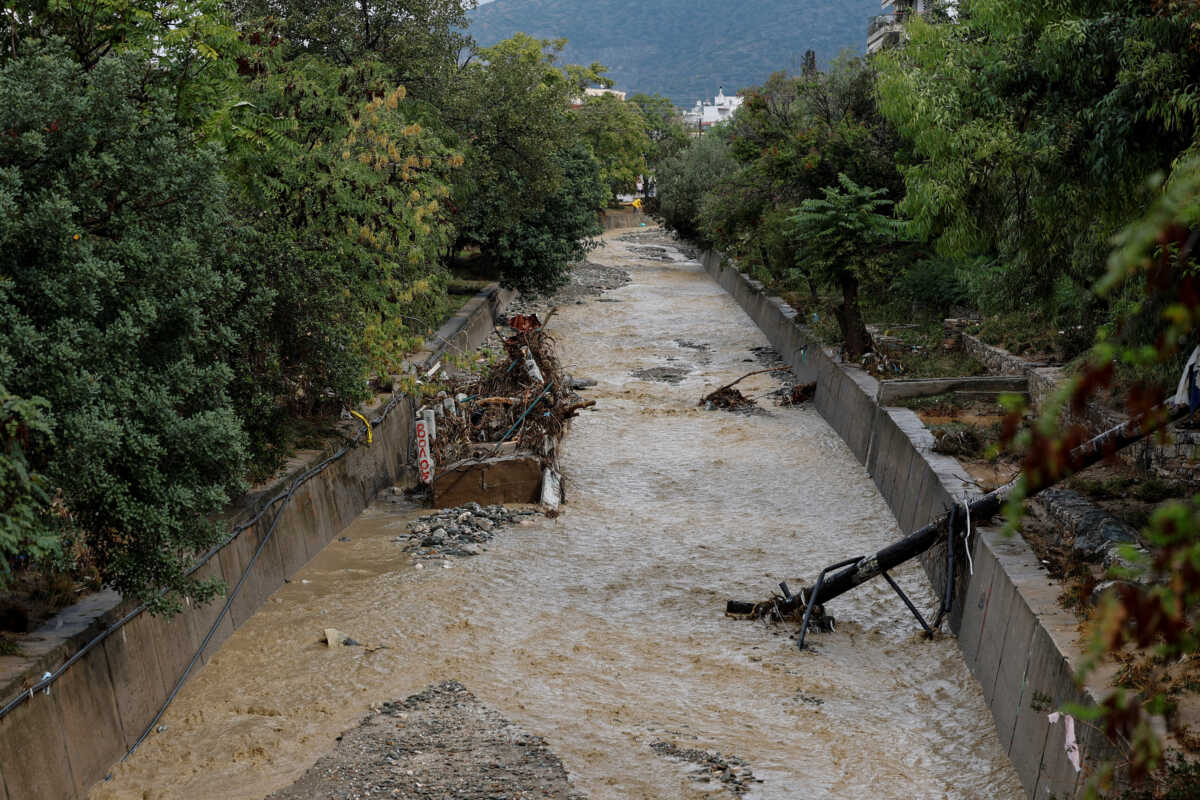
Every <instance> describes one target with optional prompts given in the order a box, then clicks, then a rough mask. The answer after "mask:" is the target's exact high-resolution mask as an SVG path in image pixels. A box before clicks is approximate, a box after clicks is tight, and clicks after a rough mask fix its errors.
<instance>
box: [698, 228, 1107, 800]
mask: <svg viewBox="0 0 1200 800" xmlns="http://www.w3.org/2000/svg"><path fill="white" fill-rule="evenodd" d="M700 263H701V264H702V265H703V266H704V269H705V270H706V271H707V272H708V274H709V275H711V276H712V278H713V279H714V280H715V281H716V282H717V283H718V284H719V285H720V286H721V287H722V288H724V289H725V290H726V291H727V292H728V293H729V294H730V295H731V296H732V297H733V298H734V299H735V300H736V301H737V302H738V304H739V305H740V306H741V307H742V309H743V310H744V311H745V312H746V313H747V314H748V315H749V316H750V318H751V319H752V320H753V321H754V322H755V324H756V325H758V327H759V328H760V329H761V330H762V332H763V333H764V334H765V335H766V337H767V339H768V340H769V341H770V342H771V345H772V346H773V347H775V349H776V350H778V351H779V353H780V355H781V357H782V358H783V360H784V362H785V363H787V364H788V365H789V366H791V368H792V369H793V371H794V372H795V373H796V376H797V378H798V379H799V380H801V381H803V382H813V381H815V382H816V383H817V391H816V395H815V397H814V404H815V406H816V408H817V411H818V412H819V413H820V414H821V416H822V417H824V418H825V420H826V421H827V422H828V423H829V425H830V426H831V427H832V428H833V429H834V430H835V431H837V433H838V435H839V436H841V437H842V439H843V440H844V441H845V442H846V444H847V445H848V446H849V447H850V449H851V451H853V453H854V455H855V456H856V457H857V458H858V460H859V461H860V462H862V463H863V464H864V465H865V466H867V467H868V469H869V470H870V475H871V478H872V480H873V481H874V482H875V485H876V487H878V489H879V491H880V493H881V494H882V495H883V497H884V499H885V500H886V501H887V503H888V505H889V507H890V508H891V510H892V513H893V515H894V516H895V517H896V520H897V522H898V523H899V524H900V526H901V527H902V528H903V529H904V530H906V531H911V530H915V529H916V528H917V527H920V526H921V525H924V524H925V523H927V522H928V521H929V520H930V519H932V518H933V516H935V515H936V514H937V513H939V512H940V511H942V510H945V509H946V508H947V507H948V506H949V504H950V503H951V502H955V501H959V502H961V500H962V498H963V497H964V496H965V494H966V492H967V488H966V483H965V481H964V480H963V477H964V475H965V473H964V472H963V470H962V468H961V467H960V466H959V465H958V462H957V461H955V460H954V459H952V458H949V457H947V456H942V455H939V454H936V453H934V452H933V451H932V449H931V446H932V436H931V435H930V434H929V431H928V430H926V429H925V427H924V425H922V424H921V423H920V420H919V418H917V417H916V415H915V414H912V412H907V411H905V410H904V409H896V408H880V407H879V405H878V404H877V403H876V400H875V398H876V397H877V395H878V384H877V382H876V381H875V380H874V379H873V378H871V377H870V376H869V375H866V374H865V373H864V372H863V371H862V370H860V369H857V368H856V367H853V366H851V365H846V364H842V363H839V362H838V361H837V357H836V354H835V353H834V352H833V351H832V350H829V349H827V348H823V347H821V346H820V345H819V344H818V343H817V342H816V341H815V340H813V339H812V338H811V337H810V336H809V335H808V333H807V331H806V330H805V329H804V327H803V325H802V324H800V321H799V320H798V318H797V314H796V311H795V310H794V309H792V308H791V307H790V306H789V305H788V304H787V303H785V302H784V301H783V300H781V299H779V298H776V297H768V296H767V295H766V293H765V292H764V291H763V288H762V285H761V284H759V283H758V282H757V281H754V280H752V279H751V278H750V277H749V276H748V275H746V274H744V273H740V272H738V271H737V269H736V268H734V266H733V265H732V262H729V261H727V260H726V259H725V257H724V256H723V255H721V254H720V253H717V252H712V251H709V252H705V253H703V254H702V255H701V257H700ZM960 546H961V543H960ZM969 546H970V548H971V562H970V564H971V566H972V567H973V570H974V572H973V574H971V573H967V574H965V575H964V579H963V580H960V581H959V582H958V585H957V586H956V587H955V588H956V597H955V601H954V613H953V614H952V615H951V619H950V624H951V629H952V630H953V631H954V632H955V634H957V637H958V638H957V641H958V646H959V649H960V650H961V651H962V654H963V658H964V660H965V661H966V663H967V665H968V667H969V668H970V669H971V673H972V674H973V675H974V676H975V678H976V680H977V681H979V684H980V688H981V689H982V690H983V694H984V698H985V700H986V702H987V705H988V708H989V710H990V711H991V713H992V719H993V721H994V723H995V725H996V730H997V733H998V734H999V737H1000V742H1001V745H1002V746H1003V747H1004V749H1005V751H1006V752H1007V753H1008V756H1009V758H1010V759H1011V760H1012V762H1013V765H1014V767H1015V768H1016V770H1017V774H1018V775H1019V776H1020V779H1021V784H1022V786H1023V787H1024V788H1025V792H1026V793H1027V794H1028V795H1029V796H1030V797H1031V798H1037V799H1038V800H1042V799H1043V798H1049V797H1056V798H1060V800H1062V799H1064V798H1073V797H1076V796H1078V795H1079V794H1080V793H1081V791H1082V788H1083V784H1084V780H1083V777H1084V776H1086V774H1087V773H1086V768H1087V766H1088V765H1094V764H1096V763H1098V762H1099V761H1100V760H1103V759H1108V758H1112V757H1113V748H1112V745H1111V744H1109V743H1108V741H1107V740H1106V739H1105V738H1104V736H1103V735H1099V734H1096V733H1095V732H1094V731H1092V730H1091V729H1089V728H1087V727H1086V726H1080V727H1077V728H1076V731H1077V733H1078V734H1079V744H1080V749H1081V751H1082V760H1083V763H1084V766H1085V772H1084V773H1083V774H1082V775H1080V774H1077V773H1076V772H1075V770H1074V769H1073V767H1072V766H1071V764H1070V763H1069V761H1068V760H1067V757H1066V752H1065V748H1064V733H1063V723H1062V722H1059V723H1058V724H1057V725H1051V724H1050V722H1049V719H1048V715H1049V713H1050V712H1052V711H1055V710H1057V709H1060V708H1062V707H1063V706H1064V705H1065V704H1067V703H1078V704H1081V705H1093V704H1095V702H1096V697H1097V696H1098V692H1097V691H1096V690H1095V689H1093V688H1091V687H1085V688H1083V689H1080V688H1079V687H1078V686H1077V685H1076V684H1075V681H1074V679H1073V676H1074V674H1075V671H1076V670H1077V668H1078V666H1079V663H1080V660H1081V658H1082V654H1081V653H1080V651H1079V649H1078V647H1077V642H1076V640H1077V637H1078V622H1077V620H1075V618H1074V616H1073V615H1072V614H1071V613H1070V612H1068V611H1066V610H1064V609H1063V608H1062V607H1061V606H1060V605H1059V604H1058V601H1057V594H1058V589H1057V588H1056V587H1055V586H1054V584H1053V583H1052V582H1051V581H1050V580H1049V578H1048V576H1047V575H1046V573H1045V571H1044V570H1042V569H1041V565H1040V564H1039V563H1038V559H1037V558H1036V556H1035V555H1034V554H1033V552H1032V550H1030V548H1029V546H1028V545H1027V544H1026V543H1025V541H1024V540H1023V539H1021V538H1020V537H1011V536H1005V535H1004V534H1003V533H1002V532H1001V531H999V530H996V529H992V528H981V529H978V530H976V531H975V533H974V535H973V536H972V539H971V541H970V545H969ZM945 558H946V548H945V545H940V546H938V547H935V548H933V549H932V550H931V551H929V553H927V554H926V555H925V556H924V557H923V558H922V559H921V562H922V565H923V566H924V568H925V572H926V575H927V576H928V578H929V581H930V583H931V584H932V586H933V589H934V591H935V592H936V593H937V595H938V596H939V597H940V596H941V593H942V591H943V590H944V588H945V584H946V568H945ZM963 560H964V559H962V558H960V560H959V564H960V565H961V566H962V567H963V568H964V569H966V568H967V565H966V564H963ZM960 574H961V573H960Z"/></svg>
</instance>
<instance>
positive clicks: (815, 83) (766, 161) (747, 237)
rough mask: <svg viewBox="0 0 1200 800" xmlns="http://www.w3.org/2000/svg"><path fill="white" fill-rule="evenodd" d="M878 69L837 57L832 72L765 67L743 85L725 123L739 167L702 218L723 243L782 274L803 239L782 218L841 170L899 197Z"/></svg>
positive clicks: (732, 251)
mask: <svg viewBox="0 0 1200 800" xmlns="http://www.w3.org/2000/svg"><path fill="white" fill-rule="evenodd" d="M873 82H874V71H873V70H872V68H871V66H870V65H869V64H868V63H866V62H865V61H863V60H861V59H843V60H839V61H838V62H837V63H836V64H835V66H834V68H833V69H832V70H831V71H830V72H828V73H810V74H808V75H805V76H800V77H790V76H788V75H785V74H783V73H777V74H775V75H772V76H771V79H770V80H768V81H767V83H766V84H764V85H763V86H762V87H759V88H756V89H751V90H748V91H747V92H746V93H745V95H746V100H745V103H744V104H743V106H742V108H741V109H739V110H738V113H737V114H736V115H735V116H734V119H733V121H732V123H731V124H730V126H729V130H728V134H727V135H728V136H729V140H730V150H731V153H732V155H733V157H734V159H735V160H736V161H737V162H738V164H739V169H738V170H737V171H736V172H734V173H732V174H731V175H729V176H727V177H726V178H725V179H724V180H722V181H720V182H719V183H717V184H716V185H715V186H713V187H712V189H711V191H710V193H709V196H708V197H707V198H706V199H705V201H704V204H703V209H702V213H701V225H702V226H703V227H704V228H705V229H706V231H708V236H709V238H711V239H712V240H713V241H714V242H715V243H716V244H717V245H718V246H719V247H721V248H722V249H723V250H725V251H726V252H728V253H729V254H731V255H734V256H736V257H738V258H739V259H741V260H742V261H743V262H744V263H746V265H747V266H751V267H759V268H761V269H763V270H764V271H765V272H766V274H768V275H770V276H773V277H774V278H776V279H787V278H788V276H789V275H791V274H792V270H793V267H794V260H795V258H794V254H795V253H796V251H797V249H799V248H800V247H801V246H802V244H803V242H802V241H801V240H800V239H798V238H797V237H796V236H795V234H794V233H793V232H792V230H791V226H790V225H789V224H788V223H787V221H786V220H787V217H788V215H789V214H790V213H791V209H792V208H794V207H795V206H797V205H799V204H800V203H801V202H802V201H804V200H805V199H808V198H815V197H820V196H821V190H822V189H824V188H825V187H827V186H834V185H836V184H837V182H838V175H839V174H845V175H847V176H849V177H850V178H851V179H852V180H853V181H855V182H856V183H858V184H860V185H864V186H876V187H879V188H881V189H885V190H887V191H888V193H889V196H892V197H897V196H899V192H900V190H901V188H902V184H901V181H900V174H899V172H898V171H897V169H896V167H895V152H896V148H897V146H898V140H897V137H896V134H895V132H894V130H893V129H892V128H891V126H890V125H888V124H887V123H886V122H885V121H884V120H883V119H882V117H881V116H880V114H879V113H878V111H877V109H876V107H875V98H874V89H873Z"/></svg>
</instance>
